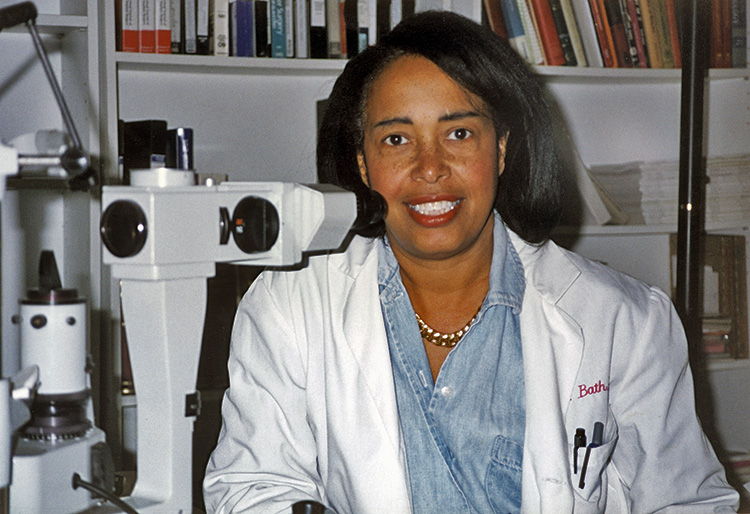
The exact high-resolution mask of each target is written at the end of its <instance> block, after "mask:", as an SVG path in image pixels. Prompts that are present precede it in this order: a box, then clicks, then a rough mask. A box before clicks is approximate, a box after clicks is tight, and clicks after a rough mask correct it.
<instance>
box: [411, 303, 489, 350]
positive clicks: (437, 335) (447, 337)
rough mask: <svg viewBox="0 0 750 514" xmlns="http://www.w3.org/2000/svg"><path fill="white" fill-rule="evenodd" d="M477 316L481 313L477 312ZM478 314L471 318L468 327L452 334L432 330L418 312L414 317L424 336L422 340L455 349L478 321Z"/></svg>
mask: <svg viewBox="0 0 750 514" xmlns="http://www.w3.org/2000/svg"><path fill="white" fill-rule="evenodd" d="M477 314H479V311H477ZM477 314H474V317H473V318H471V319H470V320H469V322H468V323H467V324H466V326H465V327H464V328H462V329H461V330H459V331H458V332H453V333H452V334H443V333H442V332H438V331H437V330H434V329H433V328H430V326H429V325H428V324H427V323H425V322H424V320H422V318H420V317H419V314H417V313H416V312H415V313H414V315H415V316H416V317H417V324H418V325H419V333H420V334H422V339H424V340H425V341H428V342H430V343H432V344H434V345H437V346H443V347H447V348H453V347H454V346H456V345H457V344H458V342H459V341H460V340H461V339H462V338H463V337H464V336H465V335H466V332H467V331H468V330H469V327H471V325H472V324H473V323H474V321H475V320H476V319H477Z"/></svg>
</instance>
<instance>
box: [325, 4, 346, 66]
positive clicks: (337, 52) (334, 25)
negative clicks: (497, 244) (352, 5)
mask: <svg viewBox="0 0 750 514" xmlns="http://www.w3.org/2000/svg"><path fill="white" fill-rule="evenodd" d="M325 4H326V32H327V34H328V57H329V58H331V59H339V58H341V56H342V54H341V21H340V16H341V15H340V13H339V9H340V2H339V0H325Z"/></svg>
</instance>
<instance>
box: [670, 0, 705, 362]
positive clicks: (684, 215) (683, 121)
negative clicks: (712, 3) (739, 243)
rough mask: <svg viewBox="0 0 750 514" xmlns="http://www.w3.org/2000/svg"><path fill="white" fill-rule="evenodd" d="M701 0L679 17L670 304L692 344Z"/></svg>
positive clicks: (695, 340) (700, 221) (701, 176)
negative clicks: (672, 298) (675, 214)
mask: <svg viewBox="0 0 750 514" xmlns="http://www.w3.org/2000/svg"><path fill="white" fill-rule="evenodd" d="M707 3H708V2H707V1H706V0H692V1H691V2H690V3H686V4H685V8H686V9H685V12H684V13H683V14H684V15H683V17H682V32H683V34H682V42H681V47H682V48H681V54H682V105H681V112H680V116H681V117H680V164H679V170H680V171H679V173H680V176H679V184H680V185H679V194H678V223H677V277H676V284H675V286H676V287H675V307H676V308H677V311H678V312H679V314H680V316H681V318H682V322H683V325H684V326H685V330H686V332H687V336H688V342H689V344H690V346H691V347H692V348H698V347H699V345H700V343H701V339H702V322H701V317H702V315H703V305H702V304H703V296H702V287H703V284H702V271H703V259H702V243H703V234H704V220H705V201H704V199H705V176H706V173H705V161H704V158H703V111H704V89H705V79H706V73H707V68H708V26H707V20H708V19H709V17H708V10H707V9H706V7H707Z"/></svg>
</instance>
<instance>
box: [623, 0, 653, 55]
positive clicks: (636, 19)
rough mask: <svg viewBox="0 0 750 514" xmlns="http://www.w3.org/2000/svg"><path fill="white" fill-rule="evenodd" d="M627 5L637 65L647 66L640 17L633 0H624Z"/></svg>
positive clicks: (644, 39)
mask: <svg viewBox="0 0 750 514" xmlns="http://www.w3.org/2000/svg"><path fill="white" fill-rule="evenodd" d="M626 3H627V6H628V15H629V16H630V25H631V26H632V27H633V39H634V40H635V49H636V51H637V52H638V67H639V68H648V56H647V54H646V45H645V42H646V38H645V37H644V35H643V30H641V18H640V13H639V12H638V11H639V9H637V8H636V5H635V0H626Z"/></svg>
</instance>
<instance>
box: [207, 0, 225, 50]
mask: <svg viewBox="0 0 750 514" xmlns="http://www.w3.org/2000/svg"><path fill="white" fill-rule="evenodd" d="M210 7H211V19H210V24H209V32H210V33H211V53H212V54H213V55H229V0H211V2H210Z"/></svg>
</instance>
